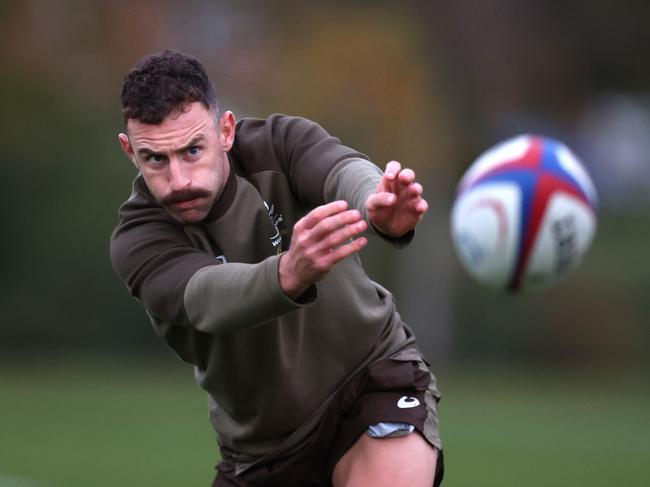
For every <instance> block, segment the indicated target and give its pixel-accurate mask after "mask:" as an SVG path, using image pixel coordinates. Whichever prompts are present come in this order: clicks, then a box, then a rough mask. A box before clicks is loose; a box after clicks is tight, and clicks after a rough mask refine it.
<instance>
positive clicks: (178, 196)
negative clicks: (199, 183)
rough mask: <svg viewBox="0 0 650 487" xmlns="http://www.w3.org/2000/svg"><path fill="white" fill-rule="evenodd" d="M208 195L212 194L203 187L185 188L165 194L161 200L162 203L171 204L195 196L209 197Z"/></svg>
mask: <svg viewBox="0 0 650 487" xmlns="http://www.w3.org/2000/svg"><path fill="white" fill-rule="evenodd" d="M208 196H210V192H209V191H206V190H203V189H184V190H183V191H176V192H175V193H170V194H169V195H168V196H165V197H164V198H163V199H161V200H160V204H162V205H165V206H169V205H173V204H175V203H182V202H183V201H189V200H193V199H194V198H207V197H208Z"/></svg>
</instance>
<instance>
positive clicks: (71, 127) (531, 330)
mask: <svg viewBox="0 0 650 487" xmlns="http://www.w3.org/2000/svg"><path fill="white" fill-rule="evenodd" d="M648 5H649V4H646V3H642V2H613V1H593V2H586V1H580V2H571V4H570V5H563V6H561V7H558V6H553V5H550V4H548V3H547V2H541V1H532V0H526V1H516V0H491V1H488V2H481V3H478V4H477V3H475V2H470V1H469V0H459V1H458V2H442V1H436V2H429V1H409V2H403V3H401V4H399V5H397V4H395V3H394V2H383V1H380V2H355V3H354V4H351V3H350V2H337V1H331V2H317V3H309V4H307V3H304V2H294V1H279V2H273V3H272V5H271V3H267V2H235V1H221V2H210V1H207V0H206V1H190V2H174V1H166V2H154V1H153V0H148V1H139V2H121V1H118V2H113V1H98V2H81V1H74V0H66V1H61V2H51V1H47V0H29V1H24V2H18V1H6V2H3V3H2V6H1V13H2V15H0V39H1V40H2V42H1V43H0V60H2V64H3V70H2V72H3V76H2V77H0V101H1V102H2V107H3V109H2V111H1V112H0V127H1V128H2V140H3V149H4V150H3V151H2V155H0V176H1V177H2V182H3V192H2V195H3V201H4V204H5V208H6V209H7V211H5V216H4V218H5V230H4V232H3V238H2V240H0V251H1V253H2V255H3V272H2V274H1V277H0V296H1V297H0V306H1V308H2V310H3V318H2V323H1V324H0V350H1V351H2V352H3V353H4V354H28V353H41V352H43V351H44V350H59V351H62V352H66V353H67V351H71V350H78V349H88V348H90V349H97V350H100V349H107V350H123V351H126V350H136V351H137V350H142V349H146V348H149V347H156V346H159V345H158V344H157V343H156V339H155V337H154V335H153V333H152V332H151V331H150V328H149V326H148V324H147V320H146V318H145V316H144V313H143V312H142V311H141V309H140V308H139V306H138V305H137V304H136V303H135V302H133V301H132V300H131V299H130V298H129V297H128V296H127V293H126V291H125V290H124V287H123V285H122V284H121V283H120V282H119V281H118V279H117V277H116V276H115V275H114V273H113V271H112V269H111V267H110V263H109V259H108V239H109V235H110V233H111V231H112V228H113V227H114V225H115V223H116V220H117V213H116V212H117V207H118V206H119V204H120V202H121V201H123V200H124V199H126V198H127V197H128V194H129V192H130V181H131V179H132V178H133V177H134V175H135V174H134V171H133V168H132V167H131V166H130V164H129V162H128V161H127V160H126V158H124V156H123V155H122V154H121V152H120V149H119V147H118V144H117V138H116V134H117V133H118V132H119V131H120V130H121V125H122V121H121V119H120V112H119V93H120V89H121V80H122V78H123V76H124V75H125V74H126V72H127V71H128V69H129V68H130V66H132V65H133V64H134V63H135V62H136V61H137V60H138V59H139V58H140V57H141V56H143V55H144V54H146V53H149V52H152V51H158V50H162V49H164V48H176V49H179V50H182V51H186V52H192V53H194V54H196V55H198V56H199V57H200V58H201V59H202V60H203V61H204V62H205V64H206V66H207V67H208V69H209V71H210V73H211V75H212V76H213V78H214V81H215V84H216V87H217V92H218V93H219V94H220V98H221V103H222V106H223V107H224V108H230V109H234V110H235V112H236V115H238V116H265V115H266V114H268V113H270V112H276V111H279V112H285V113H293V114H300V115H304V116H308V117H311V118H313V119H315V120H317V121H319V122H320V123H321V124H322V125H324V126H325V127H326V128H327V129H328V130H329V131H330V132H332V133H333V134H335V135H337V136H339V137H341V138H342V139H343V141H344V142H345V143H347V144H349V145H352V146H355V147H357V148H358V149H359V150H361V151H363V152H366V153H368V154H369V155H370V156H371V157H372V158H373V160H374V161H375V162H376V163H377V164H378V165H380V166H381V165H383V164H385V163H386V162H387V161H388V160H390V159H398V160H401V161H403V162H404V163H405V164H408V165H410V166H412V167H414V168H415V169H416V170H417V172H418V175H419V178H420V179H421V180H422V181H423V183H424V186H425V196H426V197H427V199H428V200H429V201H430V203H431V206H432V209H431V211H430V213H429V215H428V217H427V219H426V220H425V222H424V223H423V230H422V232H420V237H421V239H422V238H423V236H426V237H425V238H426V240H425V241H422V240H420V241H419V242H418V244H417V245H414V246H413V247H412V249H411V250H408V251H407V252H406V253H404V252H402V253H396V252H394V251H392V250H390V249H387V248H385V247H384V246H381V245H378V244H377V245H373V246H372V248H371V249H370V250H369V251H367V252H366V253H365V254H364V257H363V258H364V261H365V262H366V263H367V265H368V268H369V272H370V274H371V275H372V276H373V277H375V278H377V279H378V280H380V281H381V282H382V283H385V284H387V285H388V286H389V287H390V288H391V289H393V290H394V291H395V294H396V295H397V297H398V301H399V303H402V304H404V305H405V306H402V305H401V304H400V307H401V309H402V313H403V314H404V316H405V317H406V318H407V320H408V321H409V323H411V324H412V325H413V327H414V328H416V330H417V331H418V332H419V333H420V334H421V336H423V337H425V338H424V339H423V340H422V346H423V348H424V349H425V350H429V351H431V350H433V351H434V353H438V352H439V350H437V351H436V347H435V346H434V342H436V341H440V343H442V344H443V345H442V346H443V347H444V350H445V354H442V353H440V354H439V356H440V357H442V356H443V355H444V357H445V359H463V360H465V359H467V360H474V359H480V360H488V359H490V360H492V359H493V360H499V361H506V362H507V361H508V360H535V361H544V360H561V361H563V362H572V361H576V360H579V361H588V362H602V361H613V362H616V363H632V364H645V365H647V364H648V355H649V354H648V350H649V348H650V347H649V344H650V330H649V327H648V324H650V306H649V304H648V296H649V294H648V290H649V289H650V262H649V261H648V259H647V257H646V256H647V250H646V249H647V248H648V247H649V246H650V233H649V230H648V229H649V228H650V226H649V223H650V222H649V215H650V203H649V202H650V199H648V198H646V199H645V200H639V201H636V200H635V201H633V202H632V204H628V205H626V206H624V207H623V208H624V211H622V212H621V211H619V210H617V211H616V212H614V211H613V208H614V207H615V206H616V205H615V204H614V203H615V202H614V201H612V200H609V199H604V200H603V202H602V203H603V205H602V208H601V210H600V228H599V233H598V235H597V237H596V241H595V244H594V248H593V249H592V252H591V253H590V254H589V255H588V256H587V258H586V260H585V262H584V263H583V265H582V266H581V267H580V268H579V269H578V271H577V272H576V273H575V274H573V275H572V276H570V277H569V278H568V279H567V280H566V281H565V282H564V283H562V284H560V285H558V286H557V287H555V288H553V289H551V290H549V291H546V292H544V293H540V294H538V295H532V296H524V297H512V296H505V295H497V294H495V293H491V292H489V291H485V290H483V289H481V288H478V287H477V286H476V285H475V284H473V283H472V282H470V281H469V279H468V277H467V276H466V275H465V274H463V273H462V271H461V270H460V266H459V265H458V264H457V261H456V260H455V257H454V256H453V254H452V251H451V244H450V238H449V233H448V229H447V215H448V211H449V207H450V206H451V201H452V199H453V194H454V187H455V183H456V181H457V180H458V178H459V177H460V175H461V174H462V173H463V171H464V170H465V168H466V167H467V166H468V165H469V164H470V163H471V161H472V160H473V159H474V158H475V157H476V156H477V155H478V154H479V153H480V152H482V151H483V150H484V149H485V148H487V147H488V146H490V145H492V144H493V143H494V142H496V141H497V140H498V139H499V138H503V137H505V136H509V135H513V134H514V133H518V132H523V131H544V132H546V133H549V134H550V135H555V136H557V137H558V138H560V139H562V140H565V141H567V142H569V144H570V145H573V144H574V143H575V144H576V145H577V147H576V148H577V150H578V152H579V154H580V155H582V154H588V153H589V151H588V150H586V149H588V148H589V147H592V146H594V147H595V146H599V147H602V146H603V144H604V143H603V140H602V137H601V138H599V139H598V140H594V135H593V132H589V131H588V130H586V129H585V128H584V127H585V125H584V124H583V123H582V121H583V120H584V117H585V114H586V113H587V112H589V109H590V107H592V106H594V104H597V103H598V102H599V100H601V99H602V98H603V97H605V96H607V95H610V94H612V93H625V94H628V95H630V96H631V97H633V98H632V99H637V100H640V99H643V98H644V97H648V96H649V95H650V93H649V92H648V86H650V83H649V82H650V68H648V66H649V65H648V63H646V62H642V60H641V59H640V56H641V55H642V53H643V52H645V49H644V48H647V47H650V34H649V32H650V31H648V30H647V29H645V27H644V25H643V23H642V22H643V19H647V18H648V15H649V14H650V7H649V6H648ZM639 107H640V108H639V109H641V110H646V108H643V106H641V105H639ZM644 113H645V112H644ZM606 135H607V134H605V135H604V137H605V140H606ZM596 143H598V144H596ZM580 149H584V150H580ZM641 154H642V155H641V156H639V157H642V158H643V157H645V159H641V160H637V161H633V162H634V163H635V164H636V165H631V166H630V167H636V168H639V167H640V168H641V169H635V170H637V171H642V172H645V173H647V171H649V170H650V169H649V168H650V156H649V155H648V154H647V153H645V154H644V153H643V152H641ZM585 163H586V164H587V166H588V167H589V168H591V169H593V170H594V175H598V177H599V178H600V179H598V178H597V180H596V184H597V186H598V185H606V184H607V183H608V181H607V175H608V174H610V173H616V172H617V171H619V170H621V169H620V168H621V167H622V165H621V161H617V160H609V159H607V160H606V161H605V162H601V163H600V164H601V165H600V166H598V167H599V169H598V171H595V169H596V166H595V165H594V164H595V163H594V164H592V163H591V162H590V160H585ZM645 173H644V174H642V173H641V172H639V175H638V176H637V177H636V179H637V180H640V178H642V177H647V174H645ZM649 181H650V180H649ZM606 194H607V195H608V198H609V197H610V195H612V194H614V195H615V196H616V195H618V196H616V197H620V198H624V197H625V195H626V190H625V187H621V188H619V187H617V188H616V192H615V193H613V192H607V193H606ZM612 197H613V196H612ZM616 207H617V208H620V207H619V206H616ZM409 252H410V254H409ZM418 273H419V274H418ZM442 337H446V338H444V339H443V338H442ZM433 361H434V363H435V362H436V358H435V357H434V358H433Z"/></svg>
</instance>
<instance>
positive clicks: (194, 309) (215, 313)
mask: <svg viewBox="0 0 650 487" xmlns="http://www.w3.org/2000/svg"><path fill="white" fill-rule="evenodd" d="M279 258H280V256H273V257H269V258H267V259H265V260H263V261H262V262H259V263H257V264H241V263H231V264H223V265H216V266H208V267H205V268H203V269H200V270H199V271H197V272H196V273H195V274H194V275H193V276H192V278H191V279H190V280H189V282H188V283H187V286H186V288H185V293H184V297H183V303H184V307H185V312H186V314H187V318H188V320H189V325H190V326H191V327H192V328H195V329H197V330H199V331H202V332H204V333H210V334H221V333H231V332H234V331H239V330H244V329H246V328H252V327H255V326H258V325H261V324H263V323H265V322H267V321H270V320H272V319H275V318H278V317H279V316H282V315H284V314H286V313H289V312H291V311H293V310H295V309H297V308H299V307H301V306H305V305H308V304H310V303H312V302H314V301H315V299H316V291H315V287H314V288H313V292H311V293H310V292H309V290H308V292H306V293H304V294H303V295H302V296H301V297H300V301H293V300H291V299H289V298H288V297H287V296H286V295H285V293H284V292H283V291H282V288H281V287H280V282H279V277H278V261H279Z"/></svg>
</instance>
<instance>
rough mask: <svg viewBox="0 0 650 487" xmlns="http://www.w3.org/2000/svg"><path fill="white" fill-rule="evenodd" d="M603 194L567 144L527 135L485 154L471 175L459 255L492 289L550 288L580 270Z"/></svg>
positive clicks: (458, 202)
mask: <svg viewBox="0 0 650 487" xmlns="http://www.w3.org/2000/svg"><path fill="white" fill-rule="evenodd" d="M596 207H597V195H596V190H595V188H594V185H593V183H592V181H591V178H590V177H589V175H588V173H587V171H586V170H585V168H584V167H583V165H582V164H581V163H580V161H579V160H578V158H577V157H576V156H575V155H574V154H573V153H572V152H571V150H569V148H568V147H567V146H566V145H564V144H563V143H561V142H559V141H557V140H553V139H550V138H547V137H542V136H538V135H520V136H518V137H514V138H512V139H508V140H506V141H504V142H501V143H499V144H497V145H496V146H494V147H492V148H491V149H489V150H487V151H486V152H484V153H483V154H482V155H481V156H479V157H478V159H476V160H475V161H474V163H473V164H472V165H471V166H470V167H469V169H468V170H467V171H466V172H465V174H464V175H463V177H462V179H461V180H460V183H459V185H458V189H457V192H456V197H455V201H454V205H453V209H452V212H451V234H452V239H453V242H454V247H455V249H456V253H457V254H458V257H459V259H460V261H461V263H462V264H463V266H464V267H465V268H466V269H467V271H468V272H469V274H470V275H471V276H472V277H473V278H475V279H476V280H477V281H478V282H479V283H481V284H484V285H487V286H489V287H492V288H497V289H502V290H508V291H512V292H519V291H525V290H535V289H542V288H545V287H548V286H550V285H552V284H554V283H555V282H557V281H558V280H560V279H561V278H563V277H564V276H566V275H567V274H569V273H570V272H571V271H572V270H573V269H575V268H576V266H577V265H578V264H579V262H580V260H581V259H582V257H583V256H584V254H585V252H586V251H587V250H588V249H589V246H590V245H591V241H592V239H593V237H594V234H595V231H596Z"/></svg>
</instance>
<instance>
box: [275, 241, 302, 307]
mask: <svg viewBox="0 0 650 487" xmlns="http://www.w3.org/2000/svg"><path fill="white" fill-rule="evenodd" d="M287 255H288V254H287V252H283V253H282V254H280V262H279V264H278V279H279V281H280V289H282V292H283V293H284V294H285V295H286V296H287V297H288V298H290V299H292V300H295V299H297V298H298V297H299V296H300V295H301V294H302V293H303V292H305V290H306V289H307V288H308V287H309V285H308V284H303V283H301V282H299V281H298V280H297V279H295V273H294V272H292V271H291V265H290V262H288V260H290V257H288V256H287Z"/></svg>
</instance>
